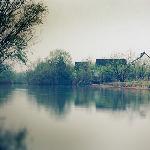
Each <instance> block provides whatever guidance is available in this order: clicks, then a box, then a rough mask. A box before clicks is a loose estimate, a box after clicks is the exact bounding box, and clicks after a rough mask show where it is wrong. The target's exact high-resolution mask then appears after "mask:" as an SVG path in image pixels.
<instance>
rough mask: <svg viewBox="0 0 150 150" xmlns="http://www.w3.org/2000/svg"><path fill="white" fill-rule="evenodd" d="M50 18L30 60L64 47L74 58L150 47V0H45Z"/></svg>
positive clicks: (99, 55)
mask: <svg viewBox="0 0 150 150" xmlns="http://www.w3.org/2000/svg"><path fill="white" fill-rule="evenodd" d="M44 3H45V4H46V5H47V6H48V9H49V14H48V18H47V21H46V22H45V23H44V25H43V26H42V30H41V34H40V37H39V40H38V43H37V44H36V45H35V46H33V47H32V51H33V54H34V55H32V56H31V60H36V59H37V58H44V57H46V56H48V54H49V52H50V51H51V50H54V49H65V50H67V51H69V52H70V54H71V55H72V57H73V60H77V61H79V60H83V59H85V58H88V57H91V58H93V59H95V58H102V57H110V56H111V54H113V53H116V52H126V51H128V50H132V51H133V52H135V53H137V54H139V53H140V52H142V51H146V52H147V53H148V54H149V50H150V44H149V42H150V19H149V14H150V9H149V6H150V1H149V0H44Z"/></svg>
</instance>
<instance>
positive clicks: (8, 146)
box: [0, 128, 27, 150]
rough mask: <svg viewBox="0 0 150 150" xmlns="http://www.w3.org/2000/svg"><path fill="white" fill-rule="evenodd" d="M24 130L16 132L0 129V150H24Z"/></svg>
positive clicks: (25, 132)
mask: <svg viewBox="0 0 150 150" xmlns="http://www.w3.org/2000/svg"><path fill="white" fill-rule="evenodd" d="M26 134H27V131H26V129H21V130H19V131H17V132H13V131H11V130H6V129H3V128H0V150H26V144H25V139H26Z"/></svg>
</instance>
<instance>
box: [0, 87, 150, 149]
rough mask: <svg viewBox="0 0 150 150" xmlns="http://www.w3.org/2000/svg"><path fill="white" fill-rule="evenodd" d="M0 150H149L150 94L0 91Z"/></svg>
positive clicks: (50, 89)
mask: <svg viewBox="0 0 150 150" xmlns="http://www.w3.org/2000/svg"><path fill="white" fill-rule="evenodd" d="M0 149H1V150H150V92H149V91H144V90H143V91H142V90H123V89H101V88H89V87H87V88H85V87H84V88H74V87H69V86H68V87H64V86H57V87H49V86H0Z"/></svg>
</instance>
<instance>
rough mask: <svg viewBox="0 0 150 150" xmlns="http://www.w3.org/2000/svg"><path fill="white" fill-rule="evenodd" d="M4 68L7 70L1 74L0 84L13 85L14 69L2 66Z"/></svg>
mask: <svg viewBox="0 0 150 150" xmlns="http://www.w3.org/2000/svg"><path fill="white" fill-rule="evenodd" d="M0 66H3V68H5V70H3V71H2V72H1V73H0V84H2V83H3V84H11V83H12V82H13V80H14V75H15V74H14V71H13V70H12V68H11V67H10V66H8V65H0Z"/></svg>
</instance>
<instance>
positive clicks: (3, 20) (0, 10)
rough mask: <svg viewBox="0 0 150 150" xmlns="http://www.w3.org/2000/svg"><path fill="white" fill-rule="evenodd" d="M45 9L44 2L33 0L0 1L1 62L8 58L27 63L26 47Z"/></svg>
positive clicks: (40, 21)
mask: <svg viewBox="0 0 150 150" xmlns="http://www.w3.org/2000/svg"><path fill="white" fill-rule="evenodd" d="M45 11H46V8H45V7H44V6H43V4H41V3H34V2H33V1H32V0H2V1H0V64H2V63H3V62H4V61H8V60H19V61H21V62H23V63H26V61H27V55H26V50H25V48H26V47H27V45H28V42H29V41H30V40H31V38H32V37H33V35H34V31H35V28H34V27H35V26H36V25H39V24H41V23H42V18H43V14H44V12H45Z"/></svg>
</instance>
